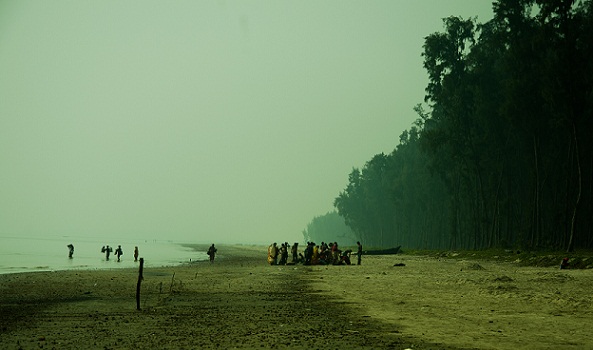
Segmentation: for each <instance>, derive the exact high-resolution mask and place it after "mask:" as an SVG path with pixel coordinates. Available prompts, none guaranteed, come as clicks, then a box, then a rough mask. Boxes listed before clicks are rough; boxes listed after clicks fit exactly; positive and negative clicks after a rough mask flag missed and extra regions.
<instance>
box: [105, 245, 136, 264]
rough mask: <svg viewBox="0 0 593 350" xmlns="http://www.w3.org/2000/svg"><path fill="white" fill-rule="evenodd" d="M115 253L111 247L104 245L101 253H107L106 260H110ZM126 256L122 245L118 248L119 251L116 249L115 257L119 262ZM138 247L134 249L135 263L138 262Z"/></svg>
mask: <svg viewBox="0 0 593 350" xmlns="http://www.w3.org/2000/svg"><path fill="white" fill-rule="evenodd" d="M112 252H113V248H112V247H110V246H109V245H104V246H103V247H102V248H101V253H105V260H109V256H110V255H111V253H112ZM122 255H124V251H123V249H121V245H118V246H117V249H115V256H116V257H117V261H118V262H119V261H121V256H122ZM138 255H139V252H138V247H137V246H136V247H134V261H138Z"/></svg>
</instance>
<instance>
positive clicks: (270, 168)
mask: <svg viewBox="0 0 593 350" xmlns="http://www.w3.org/2000/svg"><path fill="white" fill-rule="evenodd" d="M491 3H492V1H491V0H413V1H412V0H397V1H396V0H386V1H377V0H372V1H350V0H339V1H337V0H327V1H310V0H286V1H272V0H253V1H251V0H249V1H248V0H245V1H238V0H237V1H231V0H227V1H223V0H220V1H179V0H172V1H150V0H142V1H140V0H127V1H120V0H101V1H99V0H89V1H78V0H71V1H64V0H56V1H41V0H35V1H31V0H18V1H17V0H3V1H1V2H0V237H2V236H4V237H9V236H10V237H12V236H19V237H43V236H56V235H58V236H60V235H62V236H71V237H116V238H117V237H126V238H145V239H169V240H174V241H183V242H196V243H209V242H213V243H269V242H273V241H278V242H282V241H289V242H292V241H295V242H301V241H303V235H302V231H303V230H304V229H305V228H306V226H307V224H308V223H309V222H311V220H312V219H313V218H314V217H316V216H320V215H324V214H326V213H327V212H329V211H331V210H333V209H334V208H333V201H334V199H335V197H337V196H338V194H339V193H340V191H342V190H343V189H344V188H345V187H346V186H347V184H348V174H349V173H350V172H351V171H352V169H353V168H361V167H363V166H364V164H365V162H367V161H368V160H370V159H371V158H372V157H373V156H374V155H375V154H379V153H382V152H383V153H386V154H388V153H391V152H392V151H393V149H394V148H395V147H396V146H397V143H398V141H399V136H400V134H401V133H402V132H403V131H404V130H407V129H409V128H410V127H411V126H412V124H413V122H414V120H415V119H417V116H416V114H415V112H414V111H413V107H414V106H415V105H416V104H418V103H422V102H423V100H424V95H425V91H424V89H425V87H426V85H427V83H428V78H427V74H426V72H425V70H424V68H423V67H422V56H421V54H422V45H423V42H424V37H426V36H427V35H429V34H431V33H434V32H438V31H442V30H443V23H442V19H443V18H445V17H448V16H452V15H455V16H461V17H463V18H469V17H475V16H477V18H478V21H479V22H485V21H487V20H489V19H491V18H492V4H491Z"/></svg>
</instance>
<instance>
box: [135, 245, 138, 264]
mask: <svg viewBox="0 0 593 350" xmlns="http://www.w3.org/2000/svg"><path fill="white" fill-rule="evenodd" d="M134 261H138V246H135V247H134Z"/></svg>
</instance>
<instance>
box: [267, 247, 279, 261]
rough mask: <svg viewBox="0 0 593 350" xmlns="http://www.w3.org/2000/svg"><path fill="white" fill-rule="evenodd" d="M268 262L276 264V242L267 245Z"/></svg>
mask: <svg viewBox="0 0 593 350" xmlns="http://www.w3.org/2000/svg"><path fill="white" fill-rule="evenodd" d="M268 262H269V263H270V265H278V245H277V244H276V242H274V243H272V244H271V245H270V246H269V247H268Z"/></svg>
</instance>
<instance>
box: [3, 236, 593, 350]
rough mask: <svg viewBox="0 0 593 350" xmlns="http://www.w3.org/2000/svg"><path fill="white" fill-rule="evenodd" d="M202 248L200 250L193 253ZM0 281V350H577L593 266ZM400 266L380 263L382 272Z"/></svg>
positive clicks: (382, 259) (159, 271)
mask: <svg viewBox="0 0 593 350" xmlns="http://www.w3.org/2000/svg"><path fill="white" fill-rule="evenodd" d="M196 249H198V250H200V251H202V250H204V251H205V250H206V249H207V246H196ZM218 252H219V254H218V255H217V257H216V261H215V263H214V264H210V263H208V262H199V263H195V264H191V265H186V266H177V267H162V268H150V269H145V270H144V280H143V282H142V283H141V302H140V306H141V309H140V310H137V309H136V286H137V281H138V271H137V269H114V270H98V271H97V270H95V271H58V272H37V273H25V274H7V275H0V315H1V317H0V348H2V349H19V348H22V349H39V348H44V349H52V348H55V349H83V348H84V349H99V348H100V349H148V348H150V349H198V348H221V349H229V348H243V349H253V348H258V349H259V348H291V349H358V348H360V349H386V348H391V349H559V348H562V349H591V348H593V340H592V339H593V337H591V329H593V302H592V297H591V291H592V290H593V270H591V269H589V270H559V269H556V268H535V267H519V266H517V264H513V263H509V262H501V263H495V262H493V261H474V260H459V259H446V258H435V257H427V256H411V255H391V256H387V255H385V256H365V257H363V264H362V265H361V266H354V265H352V266H302V265H295V266H290V265H289V266H270V265H268V264H267V263H266V247H254V246H219V247H218ZM398 263H401V264H404V265H405V266H394V264H398Z"/></svg>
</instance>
